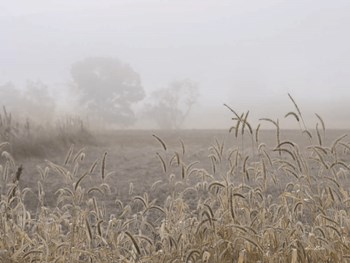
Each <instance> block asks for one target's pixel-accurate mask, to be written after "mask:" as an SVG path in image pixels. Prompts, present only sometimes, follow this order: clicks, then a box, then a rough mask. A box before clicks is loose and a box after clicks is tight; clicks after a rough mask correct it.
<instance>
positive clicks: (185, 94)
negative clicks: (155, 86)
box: [146, 79, 199, 129]
mask: <svg viewBox="0 0 350 263" xmlns="http://www.w3.org/2000/svg"><path fill="white" fill-rule="evenodd" d="M198 96H199V92H198V85H197V83H195V82H193V81H191V80H189V79H184V80H176V81H173V82H172V83H170V84H169V86H168V87H166V88H162V89H159V90H156V91H154V92H153V93H152V94H151V97H150V102H149V103H147V104H146V114H147V115H148V116H149V117H150V118H152V119H153V120H154V121H155V122H156V123H157V125H158V126H159V128H162V129H178V128H180V127H181V125H183V123H184V121H185V120H186V118H187V117H188V115H189V114H190V112H191V110H192V107H193V105H194V104H195V103H196V102H197V99H198Z"/></svg>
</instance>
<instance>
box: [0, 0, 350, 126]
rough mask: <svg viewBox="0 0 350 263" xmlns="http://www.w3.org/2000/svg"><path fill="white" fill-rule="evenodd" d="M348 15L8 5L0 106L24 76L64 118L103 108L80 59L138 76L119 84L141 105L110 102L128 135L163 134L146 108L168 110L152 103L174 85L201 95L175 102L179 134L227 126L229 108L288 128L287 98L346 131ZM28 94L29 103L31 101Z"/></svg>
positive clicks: (58, 2) (216, 4) (188, 5)
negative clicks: (83, 76) (141, 131)
mask: <svg viewBox="0 0 350 263" xmlns="http://www.w3.org/2000/svg"><path fill="white" fill-rule="evenodd" d="M349 13H350V1H348V0H334V1H326V0H319V1H311V0H295V1H283V0H280V1H277V0H264V1H261V0H260V1H258V0H252V1H247V0H246V1H243V0H237V1H235V0H231V1H228V0H222V1H215V0H201V1H199V0H186V1H185V0H177V1H165V0H164V1H161V0H133V1H131V0H114V1H109V0H105V1H97V0H84V1H82V0H75V1H68V0H50V1H44V0H27V1H20V0H12V1H2V2H0V32H1V34H0V37H1V45H0V89H2V91H1V94H2V97H1V98H0V102H1V104H9V103H10V98H7V97H6V96H8V95H7V93H6V92H4V89H8V87H9V83H11V85H12V87H15V88H16V90H19V92H20V93H21V92H22V93H25V92H26V91H25V90H26V89H27V87H28V86H30V85H28V81H29V83H32V84H33V83H41V84H42V85H41V86H40V87H41V88H43V86H45V87H46V88H45V89H42V91H43V90H47V94H46V96H47V98H50V99H51V98H54V99H55V107H54V108H55V111H56V112H57V113H72V114H84V110H83V109H84V107H85V108H88V109H89V111H90V113H91V112H92V111H94V109H95V113H97V115H99V114H103V112H108V108H104V109H102V108H101V107H100V108H98V109H96V107H95V108H94V106H93V105H94V104H93V103H94V101H93V103H91V100H90V101H89V100H85V101H83V102H82V100H81V98H82V96H83V95H82V94H85V95H86V94H87V93H86V89H84V87H83V86H82V87H80V89H79V83H78V82H77V81H76V80H75V79H74V76H73V75H72V66H73V65H74V64H75V63H77V62H79V61H80V62H81V61H84V60H85V59H87V58H104V59H112V60H113V59H114V60H118V61H119V62H120V65H124V66H120V67H122V68H124V69H125V66H126V65H127V67H129V68H130V71H128V72H134V73H135V74H134V73H130V74H131V75H132V76H138V77H135V78H134V79H132V80H130V77H129V78H125V79H123V81H121V83H122V82H123V83H124V82H125V81H126V79H127V81H129V82H128V83H129V84H128V85H129V86H130V85H132V86H133V87H134V88H135V90H136V89H138V87H140V89H138V92H139V93H137V94H139V95H138V96H136V95H135V96H136V97H135V99H134V100H125V98H127V97H126V96H125V94H124V91H125V90H127V89H126V88H122V89H119V91H117V92H114V93H113V92H111V93H110V97H109V98H110V99H111V101H110V102H109V103H113V102H114V101H115V99H117V98H119V101H123V104H121V103H119V104H118V107H119V108H118V109H119V110H117V109H115V110H116V112H115V115H114V116H112V117H113V118H114V119H115V118H119V119H120V120H121V119H123V120H126V119H127V120H132V121H131V122H127V121H123V125H124V126H126V127H128V128H153V127H157V121H156V119H155V118H154V119H153V120H152V118H151V117H152V114H151V116H150V114H147V107H148V109H149V107H150V105H153V107H156V106H157V107H158V106H160V105H162V104H161V103H160V102H159V104H154V102H153V101H154V94H157V91H159V90H162V89H163V90H164V89H169V90H170V89H171V87H172V83H174V81H175V82H176V81H177V82H180V83H181V81H182V83H185V82H186V81H191V83H195V86H196V88H197V92H196V93H192V95H188V96H189V97H183V98H182V99H184V101H187V102H188V101H189V100H190V101H191V102H192V101H193V104H191V107H190V111H189V112H187V108H186V106H180V105H187V106H188V105H190V104H186V103H185V104H184V103H182V104H180V100H178V101H177V100H176V99H175V102H174V101H173V102H174V104H173V105H175V106H174V107H175V109H176V107H179V108H178V109H176V112H178V113H177V114H178V115H177V116H186V119H184V120H183V121H181V128H198V129H200V128H229V127H230V125H231V122H230V118H231V117H232V116H231V113H230V112H229V111H228V110H227V108H225V107H224V106H223V103H227V104H228V105H230V106H231V107H232V108H233V109H235V110H236V111H237V112H243V111H247V110H250V112H251V115H250V118H251V119H252V122H255V121H256V120H258V119H259V118H262V117H271V118H280V120H281V124H282V126H283V125H284V127H285V128H288V127H294V126H293V125H292V124H291V123H289V121H288V120H287V119H285V118H284V115H285V114H286V113H287V112H289V111H291V110H294V107H293V104H292V103H291V101H290V100H289V98H288V95H287V94H288V93H290V94H292V96H293V97H294V98H295V100H296V101H297V103H298V104H299V106H300V108H301V109H302V111H303V113H304V115H305V117H306V119H307V122H308V123H310V124H309V126H314V123H315V122H316V121H317V119H316V118H315V115H314V113H315V112H316V113H318V114H319V115H321V116H322V117H323V118H324V120H325V122H326V126H327V127H329V128H350V123H349V121H348V118H349V113H350V104H349V102H348V101H349V99H350V89H349V85H350V74H349V72H350V36H349V25H350V16H349ZM119 62H118V63H119ZM118 67H119V66H117V68H118ZM95 73H96V72H95ZM99 74H100V73H99ZM127 74H129V73H127ZM130 74H129V75H128V76H130ZM135 79H139V81H140V82H139V84H140V85H136V84H135V82H134V80H135ZM130 81H131V82H130ZM136 82H137V83H138V81H136ZM130 83H132V84H130ZM124 84H125V83H124ZM96 85H97V86H96V87H100V88H99V89H100V92H105V91H104V89H103V88H102V86H98V85H102V84H101V82H96ZM135 85H136V86H137V87H136V86H135ZM141 88H142V90H141ZM84 92H85V93H84ZM118 92H119V93H118ZM116 93H117V94H116ZM28 94H29V93H28V92H27V95H25V96H24V97H26V98H27V99H26V105H28V103H29V102H28V101H31V103H32V104H33V103H34V104H35V103H36V102H35V100H33V98H32V99H28V96H29V95H28ZM108 94H109V93H108V92H106V98H105V101H107V100H108V98H107V97H108ZM152 94H153V95H152ZM158 94H159V93H158ZM171 94H174V93H171ZM180 94H182V93H180ZM194 94H195V95H194ZM22 95H23V94H22ZM88 95H91V93H89V94H88ZM11 96H12V95H11ZM91 96H93V95H91ZM123 96H124V97H123ZM152 96H153V97H152ZM177 96H178V95H176V96H174V98H177ZM191 96H192V97H191ZM29 97H30V96H29ZM194 97H195V99H194ZM22 98H23V96H22ZM178 99H180V98H178ZM33 101H34V102H33ZM49 101H50V100H49ZM50 102H51V101H50ZM95 102H96V101H95ZM37 103H39V104H40V102H37ZM82 103H83V104H84V105H83V106H84V107H82ZM152 103H153V104H152ZM15 104H16V103H14V105H15ZM29 104H30V103H29ZM20 105H21V106H22V102H21V104H20ZM23 105H25V103H23ZM50 105H51V104H50V103H48V104H47V105H44V106H45V107H51V106H50ZM91 105H92V106H91ZM121 105H122V109H123V110H120V109H121V108H120V106H121ZM95 106H96V105H95ZM13 107H15V106H13ZM18 107H19V106H18V103H17V108H18ZM181 107H182V108H181ZM163 109H165V108H163ZM172 110H174V109H172ZM35 112H40V108H39V109H36V111H35ZM45 112H46V111H45ZM121 112H123V113H122V115H121ZM148 112H149V111H148ZM173 112H175V111H173ZM187 113H188V114H187ZM38 114H39V113H38ZM118 114H119V115H118ZM39 115H40V114H39ZM167 116H168V115H167ZM169 116H170V115H169ZM129 117H130V118H129ZM123 125H122V126H123ZM169 125H171V124H169ZM267 126H268V125H266V128H269V127H267ZM296 127H297V126H296Z"/></svg>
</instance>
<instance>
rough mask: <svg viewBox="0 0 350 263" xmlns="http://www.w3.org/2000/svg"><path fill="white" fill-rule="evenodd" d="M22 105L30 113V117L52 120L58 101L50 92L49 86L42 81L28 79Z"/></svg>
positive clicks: (41, 120)
mask: <svg viewBox="0 0 350 263" xmlns="http://www.w3.org/2000/svg"><path fill="white" fill-rule="evenodd" d="M22 101H23V102H22V103H23V104H22V107H23V108H24V109H26V110H27V113H28V114H30V116H28V117H30V118H34V119H37V120H39V121H40V122H43V121H52V120H53V118H54V114H55V109H56V101H55V99H54V98H53V96H52V95H51V94H50V92H49V87H48V86H47V85H46V84H45V83H43V82H42V81H27V86H26V88H25V89H24V91H23V93H22Z"/></svg>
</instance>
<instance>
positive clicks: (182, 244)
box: [0, 100, 350, 263]
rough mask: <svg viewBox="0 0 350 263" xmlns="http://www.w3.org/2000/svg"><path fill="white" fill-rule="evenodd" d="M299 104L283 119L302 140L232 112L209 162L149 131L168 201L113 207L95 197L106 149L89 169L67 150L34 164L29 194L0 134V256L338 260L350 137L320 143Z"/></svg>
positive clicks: (138, 198)
mask: <svg viewBox="0 0 350 263" xmlns="http://www.w3.org/2000/svg"><path fill="white" fill-rule="evenodd" d="M293 103H294V104H295V102H294V100H293ZM295 106H296V104H295ZM296 109H297V112H296V113H294V112H292V113H288V114H287V115H286V116H287V117H288V116H290V115H293V116H294V117H295V119H296V121H298V122H299V121H302V123H301V125H300V127H301V132H300V136H305V137H306V138H307V140H308V141H309V142H310V144H309V145H306V146H305V145H298V144H296V143H295V142H293V141H291V140H290V139H286V140H283V139H281V138H283V137H282V136H281V131H280V127H279V122H278V120H277V121H274V120H270V119H263V121H268V122H270V123H272V124H273V125H274V126H276V128H277V132H276V142H275V144H273V145H267V144H265V143H263V142H260V141H259V136H258V135H257V133H258V131H259V128H257V129H255V134H254V132H253V129H252V127H251V125H250V123H249V122H248V113H245V114H241V115H240V114H236V113H235V112H234V113H235V116H234V121H235V122H236V123H235V126H234V128H232V129H231V131H232V132H234V133H235V138H236V139H235V140H234V141H233V142H232V144H231V145H225V144H224V143H223V142H221V141H219V140H216V141H215V143H214V145H213V146H211V147H210V148H209V154H208V162H210V163H211V168H210V169H209V170H208V169H202V168H197V167H198V164H197V163H196V162H190V163H188V162H187V161H186V158H185V155H186V151H187V149H186V146H185V144H184V143H183V142H182V143H181V148H180V149H181V150H180V151H175V152H174V151H172V150H171V149H170V147H169V146H168V145H167V144H166V142H165V141H164V140H162V139H161V138H160V137H159V136H156V135H155V136H154V137H155V139H156V141H157V142H158V143H159V149H160V150H159V152H158V153H157V156H158V158H159V161H160V165H161V166H162V167H163V171H164V174H165V176H166V178H167V180H168V188H167V189H169V190H168V192H167V194H166V196H167V198H165V199H164V200H160V201H159V200H158V201H156V200H152V199H150V194H149V193H147V192H146V193H144V194H143V195H135V196H133V198H132V200H131V201H130V202H126V203H125V202H123V201H121V200H118V199H117V200H115V206H114V207H113V209H110V208H108V209H107V208H106V206H105V204H104V202H103V200H104V197H105V196H110V195H111V191H110V187H109V185H108V183H107V179H108V178H109V177H110V176H111V171H109V170H108V162H107V161H106V160H107V158H108V153H105V154H103V155H102V156H101V158H99V159H98V160H96V162H94V163H92V164H91V165H88V166H87V165H86V164H84V163H85V153H84V151H83V150H79V151H76V150H74V148H71V149H70V150H69V152H68V154H67V155H66V158H65V159H64V163H63V164H56V163H53V162H47V167H45V168H40V169H39V172H40V176H41V179H40V180H39V181H38V188H37V189H38V190H37V191H35V192H34V191H33V190H32V189H28V188H24V189H21V188H20V187H19V181H20V180H21V172H22V170H21V168H20V167H19V166H18V165H17V164H16V162H15V160H14V158H13V157H12V156H11V154H9V153H8V152H7V151H6V150H7V147H9V146H8V144H6V143H2V144H1V145H0V147H1V151H2V165H1V167H0V174H1V180H2V182H1V186H2V187H1V203H0V210H1V217H0V235H1V238H0V258H1V259H2V262H239V263H242V262H293V263H294V262H346V261H347V260H349V258H350V237H349V233H350V232H349V231H350V215H349V211H350V210H349V209H350V202H349V201H350V190H349V180H348V177H349V174H350V173H349V169H350V166H349V164H348V163H347V162H346V161H344V156H347V155H348V154H349V152H350V144H349V143H348V142H347V141H346V137H345V136H341V137H339V138H338V139H336V140H334V141H333V142H332V143H330V144H329V145H326V144H325V141H326V140H325V128H324V122H323V120H322V119H321V118H320V117H319V116H317V117H318V120H319V121H320V122H321V125H322V127H323V128H322V130H323V132H320V131H319V130H318V129H316V130H315V131H310V130H307V128H306V125H305V123H304V121H303V119H302V115H301V113H300V109H299V108H298V107H297V106H296ZM259 127H260V126H259ZM317 128H318V126H317ZM245 130H247V131H248V133H244V131H245ZM244 137H248V139H249V140H248V142H250V141H251V142H252V147H247V146H246V143H245V139H244ZM135 161H137V160H135ZM86 167H88V168H86ZM50 176H55V177H59V178H61V180H62V185H61V186H60V188H59V189H56V204H55V206H47V205H46V199H45V196H46V192H45V191H46V189H45V185H47V184H48V182H49V180H50V178H49V177H50ZM92 178H93V179H92ZM88 181H93V182H95V185H94V186H89V184H88V183H87V182H88ZM158 186H159V184H158V182H155V183H154V185H153V186H152V189H150V191H153V190H154V189H156V188H157V187H158ZM129 192H130V194H132V193H133V185H132V184H131V185H130V189H129ZM30 198H36V199H37V200H38V207H37V209H36V211H34V212H32V211H29V209H28V208H27V207H26V205H25V203H26V200H27V199H30Z"/></svg>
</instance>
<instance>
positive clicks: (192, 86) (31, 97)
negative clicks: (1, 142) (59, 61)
mask: <svg viewBox="0 0 350 263" xmlns="http://www.w3.org/2000/svg"><path fill="white" fill-rule="evenodd" d="M70 73H71V77H72V81H73V84H72V85H71V86H72V90H74V91H75V94H76V95H77V98H78V99H77V106H78V107H79V110H78V111H79V112H83V113H86V114H87V115H88V116H89V119H95V120H97V119H98V120H100V121H103V122H105V123H108V124H111V125H116V126H119V127H129V126H131V125H133V124H134V123H135V122H136V121H137V117H136V114H135V111H134V109H133V107H134V106H135V105H136V104H137V103H139V102H141V101H144V107H143V110H142V112H143V114H142V116H143V117H146V118H148V119H150V120H152V121H153V122H154V123H155V124H156V125H157V126H158V127H159V128H164V129H178V128H180V127H181V126H182V125H183V123H184V121H185V120H186V118H187V117H188V115H189V114H190V112H191V110H192V107H193V105H194V104H195V103H196V102H197V98H198V94H199V93H198V84H197V83H195V82H193V81H191V80H189V79H184V80H175V81H173V82H171V83H170V84H169V85H168V86H167V87H164V88H162V89H158V90H156V91H154V92H152V93H151V94H149V96H148V97H147V98H146V93H145V90H144V88H143V86H142V82H141V77H140V75H139V74H138V73H137V72H136V71H134V69H133V68H132V67H131V66H130V65H128V64H126V63H124V62H122V61H120V60H119V59H116V58H109V57H89V58H86V59H83V60H81V61H78V62H76V63H74V64H73V65H72V67H71V71H70ZM0 103H1V104H2V105H6V107H8V108H9V110H11V111H15V112H16V111H20V109H22V110H23V109H24V111H25V113H26V114H27V115H29V117H31V118H32V119H35V118H38V117H39V118H42V119H45V120H47V119H50V118H52V116H53V115H54V113H55V107H56V105H55V103H56V102H55V99H54V98H53V96H52V94H50V93H49V89H48V87H47V86H46V85H45V84H44V83H42V82H40V81H36V82H33V81H28V82H27V85H26V87H25V89H17V88H16V87H15V86H14V85H13V84H12V83H6V84H2V85H0Z"/></svg>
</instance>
